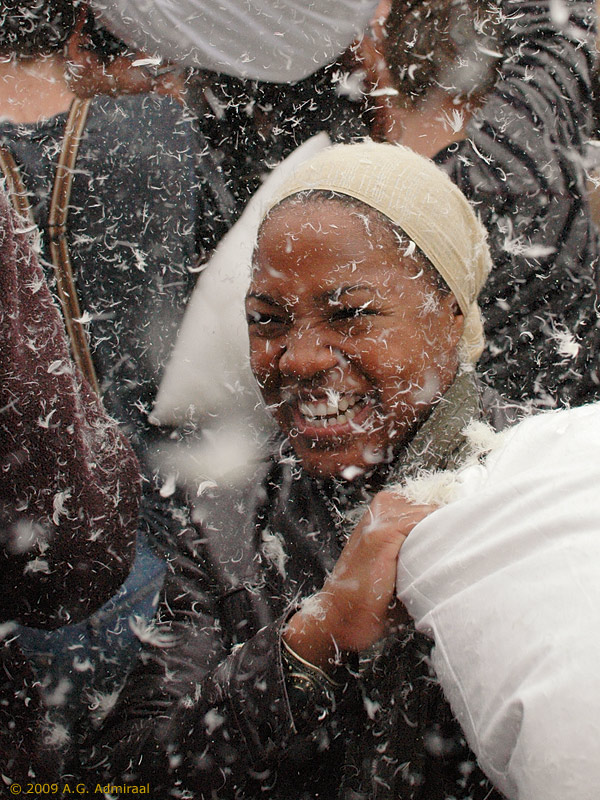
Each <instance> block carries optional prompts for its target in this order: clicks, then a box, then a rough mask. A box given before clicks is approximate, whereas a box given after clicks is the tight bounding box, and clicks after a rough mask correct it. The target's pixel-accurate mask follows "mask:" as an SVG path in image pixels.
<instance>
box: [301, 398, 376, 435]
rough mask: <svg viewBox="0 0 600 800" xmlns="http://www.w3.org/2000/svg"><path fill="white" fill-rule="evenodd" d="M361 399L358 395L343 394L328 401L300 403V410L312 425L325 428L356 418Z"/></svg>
mask: <svg viewBox="0 0 600 800" xmlns="http://www.w3.org/2000/svg"><path fill="white" fill-rule="evenodd" d="M360 401H361V398H360V397H357V396H352V395H350V396H349V397H348V396H342V397H339V398H337V399H336V398H334V399H331V400H327V401H323V400H322V401H320V402H318V403H317V402H304V403H298V410H299V411H300V413H301V414H302V416H303V417H304V419H305V420H306V422H307V423H308V424H310V425H315V426H317V427H320V428H325V427H327V426H329V425H343V424H344V423H345V422H349V421H350V420H351V419H354V417H355V416H356V414H358V412H359V410H360V409H359V408H356V405H357V404H358V403H359V402H360Z"/></svg>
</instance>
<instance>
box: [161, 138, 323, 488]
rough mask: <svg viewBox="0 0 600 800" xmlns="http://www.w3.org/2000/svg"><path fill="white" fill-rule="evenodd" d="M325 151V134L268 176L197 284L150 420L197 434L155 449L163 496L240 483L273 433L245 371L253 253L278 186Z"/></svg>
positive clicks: (306, 143) (247, 366)
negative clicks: (192, 425)
mask: <svg viewBox="0 0 600 800" xmlns="http://www.w3.org/2000/svg"><path fill="white" fill-rule="evenodd" d="M330 143H331V142H330V140H329V136H328V135H327V134H326V133H319V134H317V135H316V136H313V137H312V138H311V139H309V140H308V141H306V142H304V143H303V144H302V145H301V146H300V147H298V148H297V149H296V150H294V152H293V153H291V154H290V155H289V156H288V157H287V158H286V159H285V161H283V162H282V163H281V164H279V165H278V166H277V167H276V168H275V169H274V170H273V171H272V172H271V173H270V174H269V175H268V177H267V178H266V180H265V181H264V183H263V184H262V186H261V187H260V189H259V190H258V191H257V192H256V194H254V195H253V197H252V198H251V199H250V201H249V203H248V205H247V206H246V208H245V210H244V213H243V214H242V216H241V217H240V218H239V220H238V221H237V222H236V224H235V225H234V226H233V227H232V228H231V230H230V231H229V232H228V233H227V235H226V236H224V237H223V239H222V240H221V242H220V243H219V245H218V247H217V249H216V250H215V252H214V253H213V255H212V256H211V258H210V260H209V262H208V264H207V265H206V268H205V269H204V270H203V272H202V273H201V274H200V277H199V278H198V282H197V283H196V286H195V288H194V291H193V293H192V296H191V297H190V300H189V302H188V305H187V308H186V311H185V315H184V318H183V322H182V325H181V330H180V331H179V336H178V339H177V343H176V344H175V347H174V348H173V353H172V355H171V358H170V360H169V363H168V364H167V367H166V370H165V374H164V377H163V380H162V382H161V385H160V388H159V391H158V395H157V398H156V401H155V404H154V408H153V410H152V414H151V416H150V420H151V421H152V422H153V423H155V424H159V425H184V424H185V423H189V422H190V420H192V419H193V420H195V421H196V422H198V424H199V426H200V429H201V432H202V437H201V439H200V441H199V442H192V443H187V442H186V444H185V446H183V447H182V446H178V445H175V444H174V445H173V447H172V448H169V447H167V446H166V444H165V443H164V442H161V445H160V452H159V453H158V454H157V456H156V461H157V466H158V467H159V468H160V469H161V471H162V472H163V473H167V475H166V484H167V486H166V488H165V491H167V492H168V491H171V490H172V489H173V488H174V485H175V482H180V483H185V484H187V485H188V486H189V487H192V486H193V485H194V483H196V484H200V485H203V482H204V480H205V479H208V480H211V481H214V480H216V481H219V480H222V479H224V478H227V479H243V477H244V475H246V473H247V472H248V470H252V469H253V468H254V467H253V463H254V462H255V461H256V460H257V459H258V458H260V456H261V454H262V452H263V449H264V445H265V441H266V440H267V439H268V437H269V435H270V434H271V433H272V431H273V429H274V423H273V421H272V420H271V417H270V416H269V415H268V414H267V411H266V409H265V407H264V405H263V404H262V400H261V398H260V393H259V391H258V387H257V385H256V381H255V380H254V377H253V375H252V372H251V370H250V360H249V353H248V350H249V341H248V328H247V325H246V313H245V308H244V299H245V296H246V291H247V289H248V285H249V282H250V265H251V261H252V252H253V249H254V244H255V242H256V235H257V232H258V226H259V224H260V221H261V219H262V216H263V213H264V210H265V208H267V207H268V203H269V200H270V198H271V197H272V196H273V195H274V194H275V193H276V191H277V189H278V187H279V185H280V184H281V183H282V182H283V181H284V180H285V179H286V178H287V176H288V175H289V174H290V172H292V171H293V170H294V169H296V168H297V167H298V166H299V164H301V163H302V162H303V161H305V160H306V159H308V158H310V157H311V156H312V155H314V154H315V153H317V152H319V151H320V150H322V149H324V148H325V147H328V146H329V145H330ZM169 486H170V487H171V489H169V488H168V487H169Z"/></svg>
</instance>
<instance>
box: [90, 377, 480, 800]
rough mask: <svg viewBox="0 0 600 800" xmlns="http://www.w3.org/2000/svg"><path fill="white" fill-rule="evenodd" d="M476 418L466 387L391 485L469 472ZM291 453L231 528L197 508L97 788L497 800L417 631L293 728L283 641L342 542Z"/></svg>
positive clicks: (114, 717) (223, 515) (104, 742)
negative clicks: (314, 718)
mask: <svg viewBox="0 0 600 800" xmlns="http://www.w3.org/2000/svg"><path fill="white" fill-rule="evenodd" d="M480 414H481V409H480V398H479V393H478V390H477V389H476V388H475V385H474V383H473V381H472V378H471V377H469V376H463V377H462V378H460V379H458V380H457V381H456V382H455V384H454V385H453V387H451V389H450V390H449V391H448V392H447V394H446V396H445V397H444V398H443V399H442V401H441V402H440V403H439V405H438V406H437V407H436V409H435V410H434V412H433V413H432V414H431V416H430V417H429V419H428V420H427V421H426V422H425V423H424V424H423V425H422V427H421V429H420V430H419V431H418V432H417V434H416V436H415V437H414V438H413V440H412V442H411V443H410V445H409V446H408V447H407V448H406V449H405V451H404V452H403V453H402V454H401V456H400V457H399V459H398V461H397V462H396V464H395V465H394V468H393V469H392V470H391V474H390V477H391V478H393V479H395V480H397V479H399V478H400V477H402V476H407V475H409V474H412V473H414V472H415V470H417V469H418V468H419V467H422V466H425V467H430V468H441V467H446V466H453V465H455V464H457V463H460V460H461V457H462V454H463V452H464V448H465V440H464V436H463V434H462V433H461V432H462V430H463V428H464V426H465V425H466V424H467V422H468V421H469V420H471V419H472V418H474V417H478V416H479V415H480ZM283 452H284V455H282V456H281V458H279V459H277V461H276V462H275V463H274V464H273V465H272V467H271V468H270V470H269V471H268V474H267V475H266V477H265V478H264V480H262V481H261V482H260V484H259V485H258V488H255V489H254V490H253V491H252V492H250V493H248V494H247V495H245V496H237V497H234V496H232V497H230V498H229V503H225V502H224V501H223V498H221V502H220V503H219V504H218V505H217V506H216V508H217V509H218V512H219V514H220V516H219V518H217V517H216V516H215V514H214V508H215V506H214V505H213V504H211V503H210V502H209V503H207V504H206V506H203V507H201V508H200V507H199V508H198V510H197V513H198V516H199V517H201V516H202V515H203V509H204V510H207V509H211V508H212V512H213V513H212V516H210V513H209V514H208V516H206V517H205V519H204V523H203V525H202V527H201V531H196V530H191V529H190V530H188V531H186V533H185V535H184V536H182V537H181V538H180V539H179V540H178V541H177V542H174V543H171V549H172V551H173V556H172V561H171V572H170V574H169V576H168V577H167V581H166V586H165V590H164V594H163V597H162V601H161V604H160V607H159V613H158V617H157V622H156V625H155V626H154V627H153V628H152V629H149V630H146V631H144V633H143V635H142V638H143V640H144V642H145V644H144V647H143V651H142V654H141V657H140V659H139V661H138V665H137V667H136V669H135V670H134V672H133V674H132V675H131V676H130V679H129V680H128V682H127V684H126V687H125V689H124V691H123V693H122V695H121V697H120V699H119V701H118V704H117V707H116V708H115V709H114V711H113V713H112V714H111V715H110V716H109V718H108V719H107V721H106V723H105V726H104V729H103V730H102V731H101V732H100V734H99V736H98V737H97V739H96V741H95V743H94V746H93V747H92V748H91V752H90V753H89V758H88V766H89V769H90V774H91V775H92V776H93V777H92V778H90V776H89V775H88V776H86V780H87V783H90V781H91V780H94V781H95V780H106V779H110V780H111V781H112V782H113V783H117V782H124V781H131V782H132V783H134V784H138V785H139V784H145V783H149V784H150V787H151V793H152V796H153V797H156V798H161V800H163V799H164V798H166V797H169V796H172V797H183V796H188V795H186V794H185V791H186V790H187V791H189V792H190V794H189V796H190V797H194V798H196V800H200V798H204V797H219V798H222V800H225V798H234V797H240V798H242V797H243V798H245V800H250V798H259V797H269V798H271V799H272V800H274V799H275V798H281V800H283V799H284V798H285V800H295V799H298V800H299V799H300V798H327V800H332V799H333V798H335V797H339V798H344V800H351V799H352V800H359V799H360V798H365V799H366V798H392V797H393V798H399V799H403V798H414V799H415V800H416V798H422V800H425V798H426V800H444V798H446V797H450V796H451V797H456V798H471V797H472V798H482V799H483V798H484V797H485V798H488V800H489V798H493V797H495V795H494V792H493V790H491V789H490V786H489V785H488V784H487V782H486V781H485V779H484V778H483V776H482V774H481V772H480V771H479V770H478V768H477V767H476V765H475V763H474V758H473V756H472V754H470V753H469V751H468V748H467V747H466V746H465V743H464V741H463V739H462V736H461V733H460V730H459V729H458V727H457V724H456V723H455V722H454V721H453V719H452V716H451V714H450V712H449V710H448V708H447V706H446V704H445V702H444V701H443V699H442V697H441V695H440V692H439V689H438V687H437V685H436V683H435V680H434V678H433V676H432V675H431V673H430V670H429V668H428V665H427V658H428V652H429V647H430V644H429V642H428V641H427V640H425V639H424V638H423V637H422V636H420V635H418V634H416V633H415V632H414V631H413V630H412V629H411V628H407V629H406V630H405V631H404V632H403V633H402V634H401V635H398V636H396V637H392V638H390V639H388V640H387V641H386V642H384V643H383V644H381V645H380V646H377V647H375V648H373V650H372V652H368V653H364V654H362V655H361V657H360V660H359V661H357V663H356V664H354V665H353V667H352V670H354V672H353V675H350V673H348V679H347V683H346V687H345V689H344V690H343V694H342V696H341V697H339V699H338V705H337V706H336V707H335V708H329V709H328V710H327V711H326V713H325V714H324V719H323V720H322V722H320V723H316V722H313V725H312V727H311V729H310V730H309V732H308V733H305V734H304V735H302V734H300V733H298V732H297V730H296V725H295V723H297V722H298V715H299V714H300V713H301V709H299V708H298V707H297V706H295V704H294V700H293V699H292V698H291V695H290V693H288V690H287V684H286V678H285V677H284V672H283V669H282V659H281V652H280V630H281V626H282V624H283V623H284V621H285V619H286V616H287V614H288V613H289V612H290V609H293V608H295V606H296V604H297V602H298V600H299V599H300V598H303V597H306V596H308V595H310V594H311V593H313V592H314V591H316V590H318V589H319V588H320V587H321V586H322V584H323V582H324V580H325V577H326V575H327V572H328V571H329V570H331V569H332V567H333V565H334V563H335V561H336V560H337V558H338V556H339V554H340V551H341V547H342V543H343V541H345V538H344V535H343V533H344V532H343V531H340V530H338V529H337V528H336V524H335V522H334V519H333V517H332V513H333V508H332V505H331V504H332V503H335V502H338V500H336V496H334V495H331V494H328V490H327V487H326V486H325V485H324V484H320V483H319V482H317V481H315V480H313V479H311V478H309V477H308V476H307V475H306V474H305V473H304V472H303V471H302V469H301V468H300V467H299V465H298V464H297V463H296V462H295V461H294V458H293V456H292V455H290V453H289V452H287V451H283ZM285 453H287V455H285ZM355 676H357V677H355ZM300 727H301V726H300ZM211 793H212V794H211Z"/></svg>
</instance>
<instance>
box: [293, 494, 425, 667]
mask: <svg viewBox="0 0 600 800" xmlns="http://www.w3.org/2000/svg"><path fill="white" fill-rule="evenodd" d="M434 510H435V507H434V506H425V505H413V504H412V503H409V502H408V500H406V499H405V498H404V497H402V495H400V494H397V493H395V492H391V491H382V492H379V494H377V495H376V496H375V498H374V499H373V501H372V502H371V504H370V505H369V507H368V509H367V511H366V513H365V514H364V516H363V518H362V519H361V521H360V522H359V524H358V525H357V526H356V528H355V529H354V531H353V532H352V535H351V536H350V538H349V540H348V542H347V544H346V546H345V547H344V549H343V551H342V554H341V555H340V557H339V559H338V561H337V563H336V565H335V567H334V569H333V572H332V573H331V575H330V576H329V578H328V579H327V580H326V581H325V584H324V586H323V588H322V589H321V591H320V592H318V593H317V594H316V595H313V596H312V597H310V598H309V599H308V600H307V601H305V602H304V603H303V606H302V609H301V610H300V611H298V612H297V613H296V614H294V616H293V617H292V618H291V619H290V620H289V622H288V625H287V628H286V630H285V632H284V639H285V641H286V642H287V644H288V645H289V646H290V647H291V648H292V649H293V650H294V651H295V652H296V653H298V655H300V656H302V657H303V658H305V659H306V660H307V661H310V662H311V663H312V664H314V665H315V666H318V667H320V668H322V669H327V668H328V666H329V665H330V662H331V660H336V659H337V658H338V657H339V654H340V653H344V652H360V651H361V650H365V649H367V648H368V647H370V646H371V645H372V644H374V643H375V642H376V641H378V640H379V639H381V638H382V637H384V636H385V635H387V634H388V633H389V632H390V630H391V629H393V627H394V625H396V626H397V625H398V624H400V623H401V622H403V621H405V620H406V611H405V610H404V609H403V607H402V606H400V605H399V604H398V603H397V601H396V600H395V591H394V590H395V585H396V569H397V567H396V563H397V560H398V554H399V553H400V548H401V547H402V544H403V543H404V540H405V539H406V537H407V536H408V535H409V533H410V532H411V531H412V529H413V528H414V527H415V525H416V524H417V523H418V522H420V521H421V520H422V519H424V518H425V517H426V516H427V515H428V514H430V513H431V512H432V511H434Z"/></svg>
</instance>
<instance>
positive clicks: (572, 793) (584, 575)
mask: <svg viewBox="0 0 600 800" xmlns="http://www.w3.org/2000/svg"><path fill="white" fill-rule="evenodd" d="M398 594H399V597H400V598H401V599H402V600H403V602H404V603H405V604H406V606H407V608H408V610H409V612H410V613H411V615H412V616H413V618H414V619H415V621H416V625H417V628H418V629H419V630H421V631H423V632H424V633H426V634H428V635H429V636H431V637H432V638H433V639H434V641H435V647H434V650H433V656H432V658H433V666H434V668H435V671H436V673H437V676H438V678H439V680H440V683H441V685H442V687H443V690H444V692H445V694H446V697H447V698H448V700H449V701H450V703H451V705H452V708H453V710H454V713H455V714H456V716H457V718H458V720H459V721H460V723H461V725H462V727H463V730H464V732H465V734H466V736H467V739H468V741H469V744H470V746H471V747H472V749H473V750H474V752H475V753H476V755H477V758H478V761H479V764H480V765H481V767H482V768H483V769H484V771H485V772H486V773H487V775H488V776H489V777H490V778H491V779H492V780H493V782H494V783H495V785H496V786H497V787H498V788H499V789H500V790H501V791H502V792H504V793H505V794H506V795H507V797H509V798H511V800H516V799H517V798H518V800H597V798H598V797H599V796H600V405H598V404H595V405H590V406H585V407H583V408H578V409H572V410H568V411H558V412H550V413H546V414H541V415H539V416H536V417H531V418H528V419H526V420H525V421H523V422H521V423H519V424H518V425H516V426H515V427H514V429H513V430H512V431H510V432H509V433H508V435H505V436H504V437H503V438H502V440H501V444H500V445H499V447H498V448H497V449H495V450H493V451H492V453H491V454H490V455H489V456H488V457H487V459H486V461H485V463H484V464H483V465H475V466H471V467H468V468H466V469H464V470H463V471H462V472H461V473H460V474H459V476H458V490H457V499H456V500H454V501H453V502H451V503H450V504H449V505H447V506H445V507H444V508H441V509H440V510H438V511H436V512H434V513H433V514H432V515H431V516H430V517H428V518H427V519H426V520H424V521H423V522H422V523H420V524H419V525H418V526H417V527H416V528H415V529H414V530H413V531H412V533H411V534H410V536H409V537H408V539H407V541H406V543H405V544H404V546H403V548H402V552H401V555H400V561H399V568H398Z"/></svg>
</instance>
